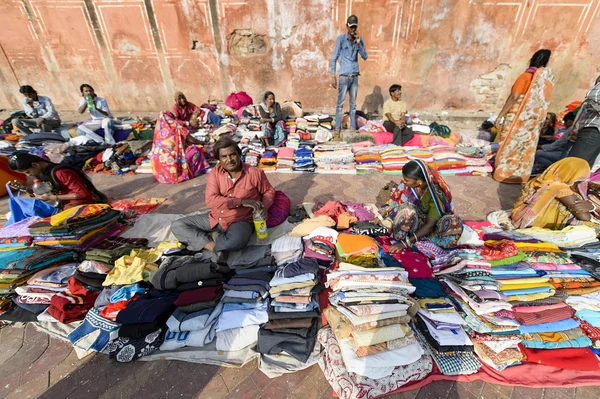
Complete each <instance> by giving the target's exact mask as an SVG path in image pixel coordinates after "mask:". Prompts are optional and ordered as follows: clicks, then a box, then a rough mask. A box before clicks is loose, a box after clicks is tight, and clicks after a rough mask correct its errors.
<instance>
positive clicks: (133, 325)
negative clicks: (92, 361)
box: [108, 289, 177, 362]
mask: <svg viewBox="0 0 600 399" xmlns="http://www.w3.org/2000/svg"><path fill="white" fill-rule="evenodd" d="M176 300H177V294H176V293H172V292H168V291H160V290H157V289H150V290H148V291H146V292H145V293H144V294H143V295H141V296H140V297H139V298H138V299H136V300H134V301H131V302H129V303H128V304H127V306H126V307H125V309H123V310H121V311H120V312H119V313H118V314H117V318H116V321H117V323H119V324H121V328H120V329H119V337H118V338H117V339H115V340H113V341H112V342H111V343H110V344H109V347H108V351H109V355H110V358H115V359H116V360H117V361H119V362H130V361H132V360H137V359H139V358H141V357H143V356H146V355H149V354H151V353H153V352H154V351H156V350H158V349H159V347H160V345H161V344H162V343H163V341H164V339H165V335H166V332H167V327H166V323H167V320H168V319H169V317H171V315H172V314H173V312H174V311H175V308H176V305H175V301H176Z"/></svg>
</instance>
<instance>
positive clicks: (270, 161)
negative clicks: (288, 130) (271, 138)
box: [258, 150, 277, 171]
mask: <svg viewBox="0 0 600 399" xmlns="http://www.w3.org/2000/svg"><path fill="white" fill-rule="evenodd" d="M258 167H259V168H261V169H262V170H266V171H267V170H271V171H273V170H277V152H275V150H265V152H264V153H263V154H262V156H261V157H260V161H259V163H258Z"/></svg>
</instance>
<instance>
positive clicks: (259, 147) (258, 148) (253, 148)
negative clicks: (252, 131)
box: [242, 137, 265, 166]
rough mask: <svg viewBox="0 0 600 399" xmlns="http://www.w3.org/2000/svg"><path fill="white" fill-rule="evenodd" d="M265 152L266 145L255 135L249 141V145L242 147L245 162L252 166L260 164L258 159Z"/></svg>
mask: <svg viewBox="0 0 600 399" xmlns="http://www.w3.org/2000/svg"><path fill="white" fill-rule="evenodd" d="M264 152H265V147H264V146H263V144H262V143H261V141H260V140H259V139H258V138H256V137H254V138H253V139H252V140H250V142H249V143H248V146H247V147H245V148H242V156H243V157H244V162H246V163H247V164H248V165H250V166H258V160H259V159H260V157H261V156H262V154H263V153H264Z"/></svg>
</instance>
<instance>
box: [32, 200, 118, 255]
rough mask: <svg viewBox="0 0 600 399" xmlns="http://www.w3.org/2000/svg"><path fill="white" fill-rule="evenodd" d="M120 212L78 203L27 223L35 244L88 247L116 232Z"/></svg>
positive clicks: (98, 205) (105, 207) (108, 207)
mask: <svg viewBox="0 0 600 399" xmlns="http://www.w3.org/2000/svg"><path fill="white" fill-rule="evenodd" d="M120 218H121V213H120V212H118V211H115V210H113V209H112V208H111V207H110V205H103V204H94V205H79V206H75V207H73V208H70V209H67V210H65V211H62V212H60V213H58V214H56V215H54V216H50V217H48V218H44V219H40V220H38V221H36V222H34V223H33V224H31V225H30V226H29V233H30V234H31V235H32V236H33V239H34V240H33V242H34V244H35V245H39V246H48V247H65V248H76V249H79V250H81V249H87V248H90V247H92V246H94V245H95V244H97V243H99V242H101V241H103V240H105V239H107V238H110V237H112V236H116V235H118V234H119V233H120V232H121V231H122V230H123V226H122V225H121V224H120V223H119V221H120Z"/></svg>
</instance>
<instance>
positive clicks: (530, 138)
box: [494, 50, 554, 184]
mask: <svg viewBox="0 0 600 399" xmlns="http://www.w3.org/2000/svg"><path fill="white" fill-rule="evenodd" d="M550 55H551V52H550V50H538V51H537V52H536V53H535V54H534V55H533V57H531V61H530V63H529V68H527V70H525V72H524V73H523V74H521V76H519V78H518V79H517V81H516V82H515V84H514V85H513V87H512V90H511V94H510V95H509V97H508V98H507V100H506V103H505V104H504V107H503V108H502V111H501V112H500V114H499V115H498V118H497V119H496V128H497V129H498V130H499V133H498V134H497V136H496V141H497V142H498V143H499V148H498V153H497V154H496V167H495V171H494V180H496V181H499V182H502V183H515V184H521V183H525V182H527V181H528V180H529V176H530V175H531V170H532V168H533V161H534V159H535V150H536V148H537V143H538V140H539V136H540V126H541V125H542V124H543V123H544V120H545V119H546V113H547V112H548V107H549V105H550V99H551V98H552V92H553V90H554V76H553V74H552V71H551V70H550V68H547V65H548V62H549V61H550ZM505 116H506V118H504V117H505ZM503 118H504V119H505V120H504V122H503V125H500V123H501V122H502V119H503Z"/></svg>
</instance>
